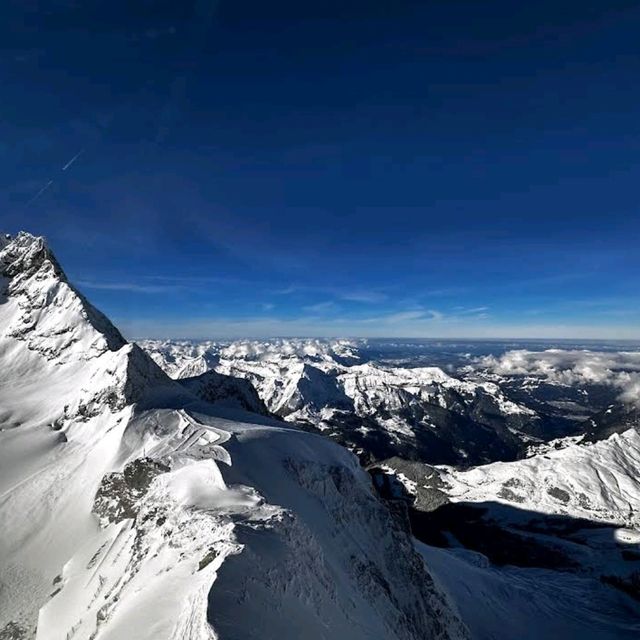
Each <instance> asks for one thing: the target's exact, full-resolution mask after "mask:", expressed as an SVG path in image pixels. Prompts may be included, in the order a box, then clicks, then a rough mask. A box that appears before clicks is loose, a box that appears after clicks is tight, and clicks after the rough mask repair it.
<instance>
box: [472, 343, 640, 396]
mask: <svg viewBox="0 0 640 640" xmlns="http://www.w3.org/2000/svg"><path fill="white" fill-rule="evenodd" d="M473 366H474V367H475V368H480V369H484V370H487V371H489V372H491V373H495V374H498V375H502V376H533V377H536V378H541V379H543V380H546V381H549V382H552V383H554V384H564V385H572V386H573V385H584V384H604V385H607V386H611V387H614V388H617V389H620V391H621V394H620V399H621V400H623V401H625V402H638V401H640V352H637V351H618V352H607V351H586V350H565V349H547V350H546V351H528V350H524V349H518V350H514V351H507V352H506V353H504V354H503V355H501V356H499V357H497V356H485V357H482V358H478V359H477V361H476V362H475V364H474V365H473Z"/></svg>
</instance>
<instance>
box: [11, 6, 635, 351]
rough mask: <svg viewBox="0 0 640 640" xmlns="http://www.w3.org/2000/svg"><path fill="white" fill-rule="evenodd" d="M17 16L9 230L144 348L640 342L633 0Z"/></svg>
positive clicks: (63, 10) (27, 10)
mask: <svg viewBox="0 0 640 640" xmlns="http://www.w3.org/2000/svg"><path fill="white" fill-rule="evenodd" d="M0 16H1V17H2V22H1V25H2V26H0V29H1V31H2V38H3V43H4V47H3V54H2V56H1V57H0V74H1V75H0V78H1V79H2V86H3V110H4V113H3V118H2V124H1V125H0V126H1V127H2V138H0V140H1V143H0V157H1V158H2V167H3V171H2V173H1V174H0V180H1V181H2V185H1V187H2V188H0V211H1V212H2V213H1V214H0V228H1V229H2V230H6V231H9V232H12V233H14V232H17V231H18V230H20V229H25V230H27V231H29V232H31V233H34V234H38V235H44V236H46V237H47V238H48V240H49V242H50V244H51V246H52V248H53V250H54V252H55V253H56V254H57V255H58V256H59V258H60V260H61V262H62V263H63V264H64V265H65V268H66V271H67V273H68V275H69V277H70V279H71V280H72V281H73V282H75V283H76V285H77V286H78V287H79V288H80V289H81V290H82V291H84V292H85V293H86V294H87V295H88V296H89V297H90V299H91V300H92V302H94V303H95V304H96V305H97V306H98V307H100V308H101V309H102V310H104V311H105V312H106V313H107V314H108V315H109V316H110V317H111V318H113V319H114V321H115V322H116V324H118V326H119V327H120V328H121V329H122V330H123V331H124V333H125V334H126V335H127V336H129V337H139V336H145V337H191V338H215V337H219V338H239V337H267V336H309V337H316V336H354V337H355V336H357V337H442V338H446V337H466V338H552V339H553V338H574V339H585V338H596V339H640V299H639V291H638V282H639V281H640V253H639V252H638V243H639V240H640V237H639V236H640V215H638V189H637V185H638V184H639V183H640V162H639V160H640V158H639V155H640V145H639V144H638V143H639V140H640V120H639V119H638V117H637V108H636V106H637V104H638V102H639V99H640V86H639V85H638V82H637V78H638V72H639V71H640V52H639V48H638V42H637V40H638V39H637V34H638V32H639V30H640V4H639V3H638V2H623V1H618V0H615V1H612V2H608V3H602V2H596V1H591V0H588V1H586V2H568V1H561V2H551V1H550V0H542V1H540V2H537V3H530V4H528V5H523V4H518V3H513V2H507V1H506V0H504V1H502V0H500V1H497V0H492V1H489V2H485V3H477V2H460V1H457V0H453V1H450V2H411V1H405V0H400V1H394V2H391V1H387V2H365V1H360V0H358V1H354V0H351V1H348V2H324V3H320V4H311V5H309V4H308V3H307V4H304V3H303V4H300V3H294V2H272V3H259V2H255V1H247V2H244V1H239V2H229V1H227V0H222V1H221V2H211V1H207V0H204V1H199V2H185V3H175V2H169V1H168V0H167V1H160V2H150V3H131V2H122V1H116V2H112V3H108V6H105V5H104V4H103V3H96V2H87V3H81V4H77V3H75V2H65V1H63V2H45V3H38V4H37V6H36V5H32V4H27V3H12V4H11V5H9V4H7V5H6V6H4V7H2V8H1V9H0Z"/></svg>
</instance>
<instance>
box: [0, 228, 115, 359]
mask: <svg viewBox="0 0 640 640" xmlns="http://www.w3.org/2000/svg"><path fill="white" fill-rule="evenodd" d="M0 246H1V247H2V248H1V250H0V277H2V278H3V279H4V280H5V282H4V283H2V284H4V285H5V286H4V291H3V295H4V296H5V297H6V299H7V301H8V302H9V303H10V304H9V308H8V309H6V311H5V314H7V316H9V314H10V317H6V318H5V323H4V324H5V326H6V327H7V335H9V336H11V337H14V338H18V339H23V340H26V341H27V342H28V345H29V349H31V350H33V351H38V352H40V353H41V354H43V355H46V356H48V357H57V356H62V355H65V356H69V355H70V354H71V353H73V352H77V354H78V355H80V357H81V358H86V357H87V356H89V357H91V355H96V354H99V353H102V352H103V351H105V350H109V351H117V350H118V349H120V348H121V347H123V346H124V345H125V344H126V340H125V339H124V338H123V337H122V335H121V334H120V332H119V331H118V330H117V329H116V328H115V327H114V326H113V325H112V324H111V322H110V321H109V320H108V319H107V318H106V317H105V316H104V315H103V314H102V313H101V312H100V311H98V310H97V309H96V308H95V307H93V306H92V305H91V304H90V303H89V302H88V301H87V300H86V298H85V297H84V296H83V295H82V294H81V293H80V292H79V291H78V290H77V289H75V287H73V285H71V284H70V283H69V281H68V279H67V276H66V274H65V273H64V271H63V270H62V267H61V266H60V264H59V263H58V261H57V260H56V258H55V256H54V255H53V252H52V251H51V250H50V249H49V246H48V244H47V242H46V240H45V239H44V238H43V237H40V236H33V235H31V234H30V233H26V232H24V231H21V232H20V233H18V234H17V235H16V236H15V237H10V236H7V235H4V236H3V238H2V245H0Z"/></svg>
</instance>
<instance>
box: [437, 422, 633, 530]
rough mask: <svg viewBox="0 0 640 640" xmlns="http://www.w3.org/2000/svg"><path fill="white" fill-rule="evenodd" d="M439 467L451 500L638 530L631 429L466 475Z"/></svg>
mask: <svg viewBox="0 0 640 640" xmlns="http://www.w3.org/2000/svg"><path fill="white" fill-rule="evenodd" d="M439 469H440V471H441V473H442V479H443V480H444V481H445V482H446V483H447V484H448V485H449V488H448V489H447V494H448V495H449V496H450V498H451V499H452V500H453V501H458V502H487V501H497V502H504V503H507V504H512V505H515V506H518V507H519V508H522V509H529V510H531V511H535V512H539V513H547V514H561V515H562V514H564V515H569V516H573V517H578V518H586V519H588V520H597V521H603V522H611V523H615V524H618V525H623V526H629V527H634V528H640V477H639V475H638V469H640V434H639V433H638V431H637V430H636V429H629V430H628V431H626V432H624V433H622V434H614V435H612V436H611V437H610V438H608V439H607V440H603V441H600V442H597V443H595V444H577V443H570V444H568V445H567V446H565V447H564V448H562V449H558V450H549V451H547V452H545V453H540V454H537V455H534V456H532V457H531V458H526V459H524V460H516V461H514V462H495V463H493V464H487V465H482V466H479V467H475V468H473V469H470V470H468V471H458V470H456V469H453V468H449V467H440V468H439ZM558 490H559V491H558Z"/></svg>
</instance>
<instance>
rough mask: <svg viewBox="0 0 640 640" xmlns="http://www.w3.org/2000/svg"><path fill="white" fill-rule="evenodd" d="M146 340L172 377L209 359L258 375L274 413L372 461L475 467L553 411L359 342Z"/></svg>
mask: <svg viewBox="0 0 640 640" xmlns="http://www.w3.org/2000/svg"><path fill="white" fill-rule="evenodd" d="M139 344H140V345H141V346H142V348H144V349H145V350H146V351H147V352H148V353H149V354H150V355H151V357H152V358H153V359H154V361H155V362H156V363H158V364H159V365H160V366H161V367H162V368H163V369H164V370H165V371H166V372H167V373H169V374H170V375H171V376H172V377H174V378H180V377H181V376H183V375H191V374H192V373H193V371H201V370H203V369H206V368H207V367H208V368H210V369H213V370H215V371H217V372H219V373H223V374H226V375H230V376H233V377H236V378H245V379H247V380H249V381H251V383H252V384H253V385H254V387H255V388H256V390H257V392H258V394H259V395H260V398H261V399H262V400H263V402H264V403H265V405H266V406H267V407H268V409H269V410H270V411H271V412H272V413H274V414H276V415H278V416H280V417H282V418H284V419H285V420H287V421H289V422H295V423H297V424H302V425H307V427H308V428H312V429H316V430H319V431H321V432H323V433H324V434H325V435H330V436H332V437H333V438H335V439H336V440H337V441H339V442H341V443H343V444H345V445H347V446H349V447H350V448H352V449H353V450H355V451H356V452H358V453H359V454H360V455H361V456H362V457H363V459H365V460H366V459H384V458H386V457H389V456H392V455H402V456H404V457H407V458H412V459H419V460H426V461H429V462H434V463H458V464H467V465H468V464H474V463H480V462H487V461H493V460H496V459H506V460H508V459H514V458H516V457H517V456H518V455H519V453H520V452H521V451H522V450H524V449H525V448H526V447H527V446H528V445H530V444H531V443H535V442H539V441H542V440H543V439H544V438H543V437H542V436H543V434H544V433H545V430H546V424H547V418H546V416H545V415H544V414H541V413H536V412H535V411H533V410H531V409H530V408H528V407H526V406H525V405H523V404H518V403H516V402H513V401H512V400H510V399H509V398H508V397H507V396H505V394H504V393H503V392H502V391H501V389H500V387H499V386H498V385H496V384H495V383H493V382H491V381H487V380H479V381H471V380H466V379H464V380H463V379H459V378H457V377H453V376H451V375H449V374H447V373H445V372H444V371H443V370H442V369H440V368H438V367H421V368H404V367H393V366H386V365H384V364H380V363H376V362H372V361H367V362H364V361H363V360H362V358H361V357H360V354H359V350H358V343H357V342H349V341H344V340H336V341H331V340H328V341H322V340H272V341H253V342H251V341H242V342H233V343H216V342H200V343H198V342H189V341H157V340H145V341H140V342H139Z"/></svg>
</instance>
